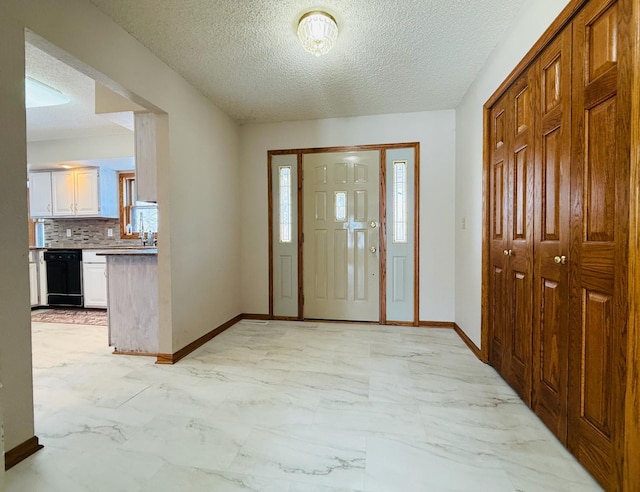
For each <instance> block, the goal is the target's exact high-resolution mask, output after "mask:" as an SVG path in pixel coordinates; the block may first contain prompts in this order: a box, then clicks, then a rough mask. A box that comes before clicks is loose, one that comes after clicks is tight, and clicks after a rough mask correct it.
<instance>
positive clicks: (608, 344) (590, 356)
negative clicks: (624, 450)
mask: <svg viewBox="0 0 640 492" xmlns="http://www.w3.org/2000/svg"><path fill="white" fill-rule="evenodd" d="M622 5H623V3H622V2H620V3H618V2H615V1H611V0H592V1H591V2H589V3H588V4H587V5H586V7H585V8H584V9H583V10H582V12H581V13H580V14H579V15H578V17H577V18H576V20H575V22H574V38H573V46H574V65H573V109H572V113H573V124H572V126H573V144H572V145H573V153H572V155H573V162H572V168H571V189H572V193H571V206H572V221H571V252H570V255H569V258H570V275H571V314H570V315H571V324H570V326H571V330H570V349H569V354H570V358H569V382H570V388H569V434H568V445H569V449H570V450H571V451H572V452H573V453H574V454H575V455H576V456H577V458H578V459H579V460H580V461H581V462H582V463H583V464H584V465H585V467H586V468H587V469H588V470H589V471H590V472H591V473H592V474H593V476H594V477H595V478H596V479H597V480H598V481H599V482H600V483H601V484H602V485H603V486H604V487H605V489H607V490H617V486H616V484H620V483H621V482H622V480H621V479H620V477H619V476H618V477H616V473H617V472H616V465H614V462H615V461H616V458H617V455H618V449H617V445H618V443H619V439H620V437H621V435H622V425H623V422H622V417H623V405H624V392H623V381H624V377H625V351H624V347H625V332H626V323H627V305H626V294H627V292H626V290H627V288H626V285H627V282H626V271H625V270H626V265H627V237H626V231H627V230H628V205H629V204H628V193H629V191H628V187H629V181H628V174H629V154H628V149H629V137H628V131H629V130H628V127H629V121H628V119H627V118H626V117H625V114H626V111H627V110H626V109H625V99H627V97H628V95H627V94H626V91H622V92H621V91H618V83H619V78H620V67H621V66H622V64H620V63H618V57H619V55H620V54H621V53H619V52H618V46H619V45H620V43H624V42H625V37H626V36H628V35H629V33H628V32H626V29H625V28H624V27H623V26H625V23H626V22H627V15H626V13H625V12H623V9H622V7H621V6H622ZM624 5H627V4H626V3H625V4H624ZM621 87H626V84H623V85H621ZM635 458H638V457H635ZM621 461H622V460H621V459H618V460H617V462H618V463H619V464H621Z"/></svg>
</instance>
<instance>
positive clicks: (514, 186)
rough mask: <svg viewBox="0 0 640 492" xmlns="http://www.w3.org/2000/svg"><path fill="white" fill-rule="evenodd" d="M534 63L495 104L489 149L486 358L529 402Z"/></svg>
mask: <svg viewBox="0 0 640 492" xmlns="http://www.w3.org/2000/svg"><path fill="white" fill-rule="evenodd" d="M535 68H536V67H534V68H532V69H531V70H529V71H528V72H527V73H525V74H524V75H523V76H522V77H521V78H520V79H519V80H518V81H517V82H516V83H515V85H514V86H513V88H512V89H511V90H510V91H509V92H508V93H507V94H506V95H505V96H504V97H503V98H502V99H501V100H500V101H499V102H498V103H497V104H496V105H495V107H494V109H493V111H492V114H491V121H492V128H493V136H492V139H491V143H492V154H491V163H492V166H491V175H490V183H491V184H490V186H491V230H490V234H491V253H490V261H491V273H492V275H491V280H490V288H491V302H492V306H491V308H492V310H493V316H492V318H491V320H492V331H491V333H492V340H491V351H490V362H491V364H492V365H493V366H494V367H495V368H496V369H498V372H500V374H501V375H502V376H503V377H504V379H505V380H506V381H507V382H508V383H509V384H510V385H511V386H512V387H513V388H514V389H515V390H516V391H517V392H518V394H519V395H520V397H521V398H522V399H523V400H524V401H525V402H526V403H527V404H529V403H530V402H531V369H532V365H531V357H532V353H531V342H532V332H531V328H532V311H531V306H532V297H533V296H532V289H533V284H532V272H533V255H532V251H533V164H534V159H533V157H534V147H533V142H534V136H535V133H534V126H533V124H534V112H535V107H534V101H535V100H536V97H537V92H538V85H537V83H536V77H535Z"/></svg>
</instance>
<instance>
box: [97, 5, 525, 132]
mask: <svg viewBox="0 0 640 492" xmlns="http://www.w3.org/2000/svg"><path fill="white" fill-rule="evenodd" d="M88 1H91V2H92V3H93V4H95V5H96V6H98V8H100V9H101V10H102V11H103V12H105V13H106V14H107V15H109V16H110V17H112V18H113V19H114V20H115V21H116V22H117V23H118V24H119V25H121V26H122V27H123V28H124V29H125V30H126V31H128V32H129V33H131V34H132V35H133V36H134V37H135V38H137V39H138V40H139V41H140V42H142V43H143V44H144V45H145V46H147V47H148V48H149V49H150V50H151V51H153V52H154V53H155V54H156V55H158V56H159V57H160V58H161V59H162V60H164V61H165V62H166V63H167V64H168V65H169V66H171V67H172V68H173V69H175V70H176V71H177V72H178V73H180V74H182V76H183V77H185V78H186V79H187V80H188V81H189V82H191V83H192V84H193V85H194V86H196V87H197V88H198V89H199V90H200V91H201V92H202V93H204V94H205V95H207V96H208V97H209V98H210V99H211V100H212V101H213V102H214V103H216V104H217V105H218V106H219V107H220V108H221V109H222V110H224V111H225V112H226V113H227V114H229V115H230V116H231V117H232V118H234V119H235V120H236V121H238V122H240V123H247V122H268V121H286V120H307V119H316V118H330V117H344V116H360V115H370V114H382V113H402V112H411V111H427V110H438V109H450V108H455V107H456V105H457V104H458V102H459V101H460V99H461V98H462V96H463V95H464V93H465V92H466V90H467V88H468V87H469V85H470V84H471V82H472V81H473V79H474V78H475V76H476V75H477V73H478V72H479V70H480V68H481V67H482V66H483V64H484V63H485V61H486V59H487V58H488V56H489V54H490V53H491V51H492V50H493V48H494V47H495V46H496V44H497V43H498V41H499V40H500V38H501V36H502V34H503V32H504V30H505V29H506V26H507V25H508V24H509V23H510V21H511V20H512V19H513V18H514V17H515V16H516V15H517V13H518V11H519V9H520V7H521V6H522V4H524V0H395V1H394V0H325V1H321V3H319V4H318V3H313V2H310V1H309V0H135V1H131V0H88ZM318 7H319V8H322V9H324V10H326V11H327V12H329V13H330V14H332V15H333V16H334V17H335V19H336V21H337V23H338V27H339V29H340V34H339V37H338V41H337V44H336V47H335V48H334V49H333V51H331V52H330V53H329V54H328V55H325V56H323V57H320V58H316V57H315V56H313V55H310V54H308V53H307V52H305V51H304V50H303V49H302V47H301V45H300V44H299V42H298V39H297V37H296V31H295V30H296V25H297V21H298V19H299V18H300V16H301V15H302V14H303V13H305V12H307V11H309V10H311V9H312V8H318Z"/></svg>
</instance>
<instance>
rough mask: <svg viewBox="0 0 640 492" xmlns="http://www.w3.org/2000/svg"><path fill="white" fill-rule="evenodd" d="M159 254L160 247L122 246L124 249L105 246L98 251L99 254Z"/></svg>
mask: <svg viewBox="0 0 640 492" xmlns="http://www.w3.org/2000/svg"><path fill="white" fill-rule="evenodd" d="M157 254H158V248H140V249H131V248H128V249H127V248H122V249H109V248H104V249H100V250H97V251H96V255H97V256H152V255H157Z"/></svg>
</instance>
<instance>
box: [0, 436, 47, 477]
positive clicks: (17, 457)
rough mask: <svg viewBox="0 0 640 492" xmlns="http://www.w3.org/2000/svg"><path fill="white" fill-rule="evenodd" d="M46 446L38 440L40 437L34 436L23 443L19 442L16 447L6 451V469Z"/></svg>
mask: <svg viewBox="0 0 640 492" xmlns="http://www.w3.org/2000/svg"><path fill="white" fill-rule="evenodd" d="M42 448H44V446H43V445H42V444H40V443H39V442H38V437H37V436H33V437H32V438H30V439H27V440H26V441H25V442H23V443H22V444H18V445H17V446H16V447H15V448H13V449H10V450H9V451H7V452H6V453H4V469H5V470H8V469H9V468H11V467H13V466H16V465H17V464H18V463H20V462H21V461H22V460H24V459H26V458H28V457H29V456H31V455H32V454H34V453H36V452H38V451H40V450H41V449H42Z"/></svg>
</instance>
